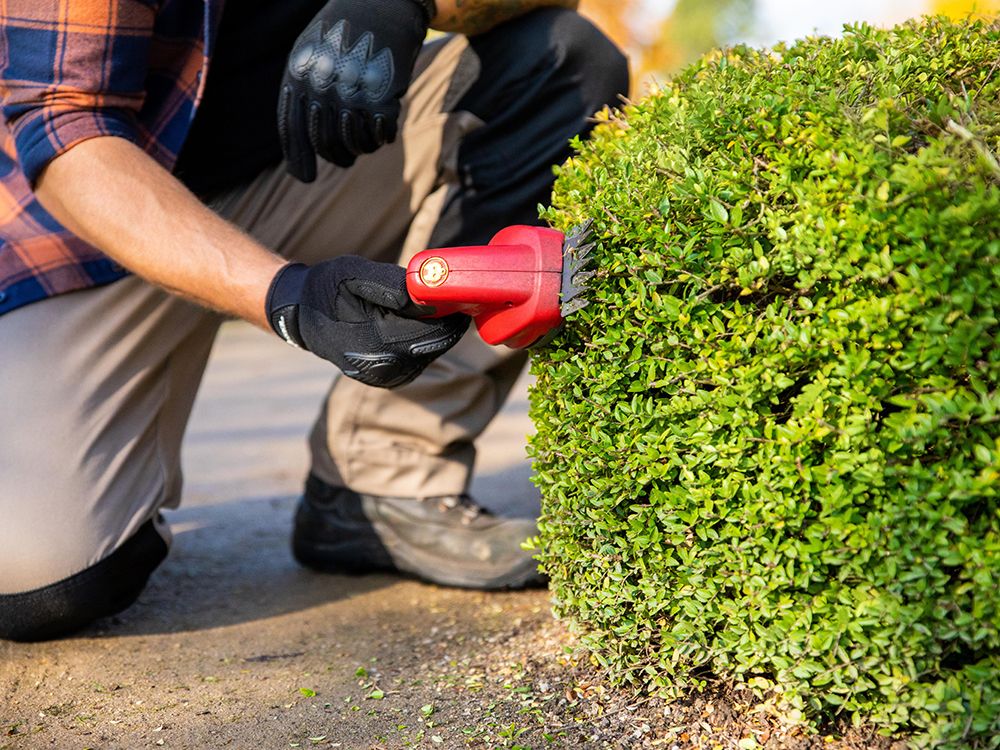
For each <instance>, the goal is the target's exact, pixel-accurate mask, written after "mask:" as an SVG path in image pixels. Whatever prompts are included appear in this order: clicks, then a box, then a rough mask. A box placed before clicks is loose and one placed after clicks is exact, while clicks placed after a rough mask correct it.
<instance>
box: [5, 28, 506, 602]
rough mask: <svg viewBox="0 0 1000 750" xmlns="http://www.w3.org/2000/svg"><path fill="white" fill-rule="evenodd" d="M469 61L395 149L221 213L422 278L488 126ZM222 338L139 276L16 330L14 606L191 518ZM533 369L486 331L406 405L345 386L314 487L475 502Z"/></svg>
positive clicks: (425, 64) (429, 84) (423, 83)
mask: <svg viewBox="0 0 1000 750" xmlns="http://www.w3.org/2000/svg"><path fill="white" fill-rule="evenodd" d="M466 47H467V42H466V40H465V39H464V38H463V37H454V38H452V39H450V40H448V41H447V42H441V43H437V44H433V45H428V47H427V48H425V51H424V53H423V54H422V56H421V58H420V60H419V61H418V68H417V73H416V76H415V80H414V83H413V85H412V87H411V89H410V92H409V94H408V97H407V101H406V103H405V109H404V115H403V118H404V120H403V123H404V124H403V127H402V128H401V135H400V138H399V139H398V140H397V141H396V143H394V144H392V145H389V146H386V147H384V148H383V149H381V150H380V151H378V152H376V153H375V154H372V155H369V156H366V157H363V158H361V159H360V160H359V161H358V162H357V164H356V166H355V167H354V168H352V169H350V170H341V169H337V168H335V167H332V166H331V165H328V164H325V163H322V162H321V164H320V171H319V176H318V178H317V180H316V182H314V183H312V184H309V185H304V184H302V183H299V182H297V181H296V180H294V179H293V178H291V177H289V176H287V175H286V174H285V173H284V169H283V167H278V168H275V169H273V170H270V171H268V172H265V173H264V174H261V175H260V176H259V177H258V178H257V179H256V180H255V181H253V182H252V183H251V184H249V185H248V186H245V187H243V188H240V189H236V190H233V191H230V192H228V193H225V194H222V195H219V196H216V197H214V198H212V199H211V200H210V205H211V206H212V207H213V208H214V209H215V210H216V211H217V212H218V213H219V214H220V215H222V216H223V217H225V218H227V219H229V220H230V221H233V222H234V223H236V224H237V225H239V226H241V227H243V228H244V229H246V230H247V231H248V232H249V233H250V234H252V235H253V236H254V237H256V238H257V239H258V240H260V241H261V242H262V243H263V244H264V245H265V246H267V247H269V248H271V249H273V250H275V251H276V252H279V253H281V254H282V255H284V256H286V257H288V258H290V259H293V260H297V261H302V262H306V263H311V262H316V261H319V260H323V259H326V258H330V257H334V256H337V255H342V254H348V253H354V254H360V255H364V256H366V257H369V258H372V259H375V260H382V261H401V262H402V261H405V260H406V259H407V258H408V257H409V256H410V255H412V254H413V253H415V252H417V251H419V250H422V249H424V248H425V247H426V243H427V241H428V239H429V237H430V235H431V230H432V229H433V227H434V225H435V223H436V221H437V218H438V214H439V212H440V209H441V206H442V204H443V201H444V200H445V197H446V195H447V193H448V191H449V189H452V188H453V186H454V182H455V180H456V172H455V165H456V160H457V151H458V145H459V143H460V141H461V139H462V137H463V136H464V135H466V134H467V133H469V132H471V131H472V130H474V129H475V128H476V127H477V126H478V125H479V124H480V122H479V120H478V119H477V118H476V117H475V116H474V115H472V114H471V113H468V112H453V111H452V110H453V109H454V107H455V104H456V102H457V101H458V99H459V98H460V97H461V95H462V94H463V92H464V90H465V89H466V88H467V86H468V84H469V83H471V81H472V80H474V79H475V76H476V74H477V71H475V70H474V69H465V68H468V67H469V66H474V65H475V63H476V60H475V57H474V56H471V57H470V56H468V55H463V51H464V50H465V49H466ZM463 66H465V68H463ZM400 248H402V254H401V253H400ZM220 323H221V318H220V317H219V316H218V315H216V314H214V313H211V312H208V311H205V310H203V309H200V308H197V307H195V306H193V305H191V304H188V303H186V302H183V301H181V300H180V299H177V298H176V297H172V296H170V295H168V294H166V293H165V292H163V291H161V290H159V289H156V288H154V287H151V286H150V285H148V284H146V283H144V282H143V281H140V280H139V279H137V278H134V277H130V278H126V279H124V280H122V281H119V282H116V283H114V284H111V285H109V286H106V287H101V288H97V289H90V290H87V291H82V292H76V293H73V294H68V295H65V296H61V297H56V298H53V299H49V300H46V301H44V302H40V303H36V304H33V305H29V306H27V307H24V308H21V309H19V310H15V311H13V312H12V313H9V314H7V315H5V316H3V317H0V352H4V353H5V354H6V355H7V361H6V362H5V363H4V364H3V365H2V366H0V394H3V397H2V399H0V478H2V484H0V550H2V557H3V560H4V561H5V562H4V564H3V565H2V566H0V593H16V592H19V591H27V590H29V589H33V588H38V587H42V586H45V585H47V584H50V583H52V582H53V581H57V580H61V579H63V578H65V577H67V576H69V575H72V574H74V573H76V572H77V571H80V570H82V569H84V568H87V567H89V566H91V565H93V564H94V563H96V562H97V561H99V560H101V559H103V558H104V557H106V556H107V555H108V554H110V553H111V552H112V551H114V550H115V549H117V548H118V546H119V545H121V544H122V542H123V541H124V540H126V539H127V538H128V537H130V536H131V535H132V534H134V533H135V532H136V530H137V529H139V527H140V526H142V525H143V524H144V523H146V522H147V521H149V520H150V519H151V518H154V517H155V516H156V515H157V511H158V510H159V509H161V508H164V507H168V508H170V507H176V506H177V504H178V503H179V502H180V495H181V467H180V444H181V438H182V436H183V434H184V428H185V425H186V423H187V420H188V416H189V414H190V411H191V406H192V403H193V401H194V397H195V393H196V391H197V388H198V384H199V382H200V380H201V377H202V373H203V371H204V369H205V365H206V362H207V360H208V355H209V351H210V349H211V346H212V342H213V339H214V337H215V334H216V332H217V330H218V327H219V325H220ZM524 359H525V355H524V354H523V353H520V352H515V351H512V350H510V349H506V348H504V347H489V346H486V345H485V344H483V343H482V342H481V341H480V340H479V339H478V337H477V336H476V335H475V334H474V333H472V332H471V331H470V334H469V335H468V336H466V338H465V339H463V341H462V342H461V343H459V344H458V345H457V346H456V347H455V349H454V350H453V351H452V352H450V353H449V354H448V355H447V356H446V357H445V358H442V359H440V360H438V362H436V363H434V364H433V365H432V366H431V367H430V368H429V369H428V371H427V372H426V373H425V374H424V375H423V376H422V377H421V378H419V379H418V380H417V381H416V382H415V383H412V384H410V385H409V386H406V387H404V388H401V389H398V390H395V391H386V390H380V389H375V388H369V387H367V386H364V385H361V384H358V383H356V382H355V381H352V380H349V379H347V378H336V379H335V380H334V383H333V386H332V389H331V391H330V394H329V397H328V399H327V401H326V404H325V405H324V407H323V409H322V411H321V414H320V416H319V419H318V421H317V423H316V426H315V428H314V430H313V433H312V437H311V441H310V442H311V449H312V456H313V469H312V470H313V472H314V473H316V474H317V475H318V476H319V477H320V478H321V479H323V480H325V481H327V482H329V483H331V484H336V485H344V486H349V487H351V488H353V489H355V490H357V491H360V492H367V493H374V494H380V495H396V496H404V497H408V496H434V495H445V494H450V493H457V492H461V491H463V490H464V489H465V488H466V486H467V484H468V481H469V476H470V472H471V469H472V464H473V461H474V457H475V451H474V448H473V440H474V439H475V437H476V436H477V435H478V434H479V433H480V432H481V431H482V430H483V428H484V427H485V426H486V424H487V423H488V422H489V420H490V419H491V418H492V417H493V415H494V414H495V413H496V411H497V410H498V409H499V407H500V406H501V404H502V403H503V401H504V399H505V397H506V395H507V393H508V391H509V389H510V387H511V385H512V383H513V381H514V380H515V379H516V377H517V375H518V373H519V371H520V369H521V367H522V365H523V363H524ZM334 373H335V370H334V368H333V366H332V365H331V375H333V374H334ZM33 531H37V532H38V533H37V534H36V533H32V532H33ZM163 534H164V536H167V534H168V532H167V531H166V529H163ZM54 553H55V554H54ZM10 561H16V564H11V563H10Z"/></svg>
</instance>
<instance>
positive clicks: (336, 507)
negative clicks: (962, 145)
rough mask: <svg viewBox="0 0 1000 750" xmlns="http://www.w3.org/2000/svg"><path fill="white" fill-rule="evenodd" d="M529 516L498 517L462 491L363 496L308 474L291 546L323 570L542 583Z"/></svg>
mask: <svg viewBox="0 0 1000 750" xmlns="http://www.w3.org/2000/svg"><path fill="white" fill-rule="evenodd" d="M536 533H537V527H536V525H535V522H534V521H531V520H529V519H526V518H500V517H498V516H494V515H493V514H491V513H490V512H489V511H487V510H485V509H483V508H480V507H479V506H478V505H476V504H475V503H474V502H473V501H472V500H471V499H470V498H469V497H468V496H467V495H453V496H449V497H434V498H426V499H416V498H402V497H378V496H375V495H362V494H359V493H357V492H354V491H353V490H349V489H346V488H344V487H333V486H331V485H328V484H326V483H325V482H322V481H321V480H319V479H317V478H316V477H314V476H310V477H309V479H308V480H307V482H306V491H305V495H304V496H303V497H302V500H301V501H300V502H299V507H298V510H297V511H296V514H295V531H294V532H293V535H292V552H293V553H294V555H295V558H296V559H297V560H298V561H299V562H300V563H302V564H303V565H306V566H308V567H310V568H314V569H316V570H320V571H323V572H327V573H351V574H362V573H371V572H375V571H379V570H388V571H399V572H403V573H408V574H411V575H414V576H416V577H418V578H421V579H423V580H425V581H430V582H432V583H438V584H442V585H445V586H460V587H463V588H474V589H502V588H522V587H524V586H528V585H532V584H540V583H542V582H543V580H544V579H543V578H542V576H541V574H539V573H538V564H537V563H536V562H535V560H534V559H533V558H532V556H531V553H530V552H526V551H525V550H522V549H521V543H522V542H524V541H525V540H527V539H528V538H529V537H532V536H534V535H535V534H536Z"/></svg>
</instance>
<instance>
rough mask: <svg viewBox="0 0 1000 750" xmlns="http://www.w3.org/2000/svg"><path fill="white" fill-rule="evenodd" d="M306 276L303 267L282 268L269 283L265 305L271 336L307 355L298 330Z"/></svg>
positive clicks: (301, 265)
mask: <svg viewBox="0 0 1000 750" xmlns="http://www.w3.org/2000/svg"><path fill="white" fill-rule="evenodd" d="M308 275H309V266H307V265H305V264H303V263H289V264H288V265H287V266H283V267H282V268H281V269H280V270H279V271H278V273H276V274H275V275H274V278H273V279H272V280H271V286H270V287H269V288H268V290H267V298H266V300H265V302H264V309H265V311H266V312H267V320H268V322H269V323H270V324H271V328H272V329H274V332H275V333H276V334H278V335H279V336H281V338H283V339H284V340H285V341H286V342H288V343H289V344H291V345H292V346H294V347H295V348H297V349H306V350H307V351H308V347H307V346H306V344H305V341H303V339H302V333H301V331H300V330H299V303H300V302H301V301H302V291H303V288H304V287H305V284H306V276H308Z"/></svg>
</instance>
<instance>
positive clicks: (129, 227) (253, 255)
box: [35, 137, 285, 328]
mask: <svg viewBox="0 0 1000 750" xmlns="http://www.w3.org/2000/svg"><path fill="white" fill-rule="evenodd" d="M35 192H36V194H37V195H38V198H39V200H40V201H41V202H42V205H44V206H45V208H46V209H47V210H49V211H50V212H51V213H52V215H53V216H55V217H56V219H58V220H59V221H60V222H61V223H62V224H63V225H64V226H66V227H67V228H69V229H70V230H72V231H73V232H74V233H75V234H77V235H78V236H80V237H82V238H83V239H85V240H86V241H87V242H89V243H91V244H92V245H94V246H95V247H97V248H98V249H100V250H102V251H103V252H104V253H105V254H107V255H108V256H110V257H111V258H113V259H114V260H115V261H117V262H118V263H120V264H121V265H123V266H124V267H125V268H127V269H129V270H130V271H132V272H134V273H136V274H138V275H139V276H141V277H143V278H144V279H146V280H148V281H150V282H152V283H153V284H156V285H157V286H160V287H163V288H164V289H167V290H168V291H170V292H173V293H174V294H178V295H180V296H182V297H185V298H187V299H190V300H193V301H194V302H197V303H199V304H201V305H204V306H205V307H210V308H212V309H215V310H219V311H221V312H224V313H228V314H230V315H235V316H237V317H240V318H243V319H244V320H249V321H250V322H251V323H255V324H256V325H259V326H261V327H263V328H268V324H267V320H266V316H265V312H264V298H265V296H266V295H267V289H268V285H269V284H270V281H271V279H272V278H273V277H274V274H275V273H276V272H277V270H278V269H279V268H280V267H281V266H282V265H284V263H285V261H284V260H282V259H281V258H280V257H278V256H277V255H274V254H273V253H271V252H269V251H268V250H267V249H265V248H264V247H263V246H261V245H260V244H258V243H257V242H255V241H254V240H253V239H251V238H250V237H248V236H247V235H245V234H244V233H242V232H241V231H240V230H239V229H237V228H236V227H234V226H232V225H231V224H229V223H228V222H226V221H224V220H223V219H221V218H219V217H218V216H217V215H215V214H214V213H212V211H210V210H209V209H208V208H206V207H205V206H203V205H202V204H201V202H200V201H199V200H198V199H197V198H195V196H194V195H192V194H191V193H190V192H189V191H188V190H187V189H186V188H185V187H184V186H183V185H182V184H181V183H180V182H178V181H177V180H176V179H175V178H174V177H173V176H172V175H170V174H169V173H168V172H167V171H166V170H165V169H163V168H162V167H160V166H159V165H158V164H157V163H156V162H155V161H154V160H153V159H152V158H151V157H149V156H148V155H147V154H146V153H144V152H143V151H142V150H141V149H139V148H138V147H137V146H135V145H134V144H132V143H129V142H128V141H126V140H124V139H121V138H113V137H105V138H92V139H90V140H88V141H84V142H83V143H80V144H78V145H77V146H75V147H74V148H72V149H70V150H69V151H67V152H66V153H64V154H62V155H61V156H59V157H57V158H56V159H55V160H53V161H52V163H51V164H49V166H48V167H47V168H46V170H45V172H44V173H43V174H42V177H41V178H40V179H39V181H38V185H37V186H36V191H35Z"/></svg>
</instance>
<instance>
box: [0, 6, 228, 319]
mask: <svg viewBox="0 0 1000 750" xmlns="http://www.w3.org/2000/svg"><path fill="white" fill-rule="evenodd" d="M222 3H223V0H3V2H0V314H2V313H5V312H8V311H10V310H13V309H15V308H18V307H21V306H22V305H26V304H28V303H30V302H35V301H37V300H41V299H45V298H47V297H52V296H54V295H57V294H63V293H65V292H70V291H74V290H77V289H85V288H87V287H92V286H97V285H99V284H107V283H110V282H112V281H115V280H116V279H119V278H121V277H122V276H124V275H125V274H126V272H125V270H124V269H122V268H121V267H120V266H118V265H117V264H115V263H114V262H113V261H111V260H110V259H109V258H107V257H106V256H105V255H103V254H102V253H101V252H99V251H98V250H97V249H96V248H94V247H92V246H90V245H88V244H87V243H85V242H83V241H82V240H80V239H79V238H78V237H75V236H74V235H73V234H72V233H71V232H69V231H68V230H67V229H65V228H64V227H62V226H61V225H60V224H59V223H58V222H57V221H56V220H55V219H54V218H53V217H52V216H51V215H49V214H48V213H47V212H46V211H45V209H44V208H42V206H41V204H40V203H39V202H38V200H37V199H36V198H35V196H34V193H33V192H32V185H33V184H34V182H35V180H37V178H38V176H39V174H40V173H41V172H42V170H43V169H44V168H45V166H46V165H47V164H48V163H49V162H50V161H51V160H52V159H54V158H55V157H56V156H58V155H59V154H62V153H63V152H65V151H67V150H68V149H70V148H72V147H73V146H74V145H76V144H77V143H80V142H81V141H84V140H86V139H88V138H93V137H96V136H105V135H112V136H119V137H122V138H127V139H128V140H130V141H132V142H134V143H136V144H137V145H138V146H140V147H141V148H142V149H144V150H145V151H146V152H147V153H148V154H150V155H151V156H152V157H153V158H154V159H156V160H157V161H158V162H159V163H160V164H162V165H163V166H164V167H166V168H167V169H171V168H172V167H173V165H174V162H175V161H176V159H177V155H178V153H179V151H180V148H181V145H182V144H183V143H184V139H185V137H186V136H187V133H188V129H189V127H190V125H191V121H192V119H193V118H194V113H195V110H196V109H197V106H198V102H199V101H200V99H201V92H202V88H203V84H204V81H205V78H206V76H207V73H208V60H209V53H210V51H211V46H212V40H213V37H214V34H215V30H216V29H217V28H218V22H219V19H220V18H221V13H222ZM80 189H81V190H85V189H86V186H83V185H82V186H81V187H80Z"/></svg>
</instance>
